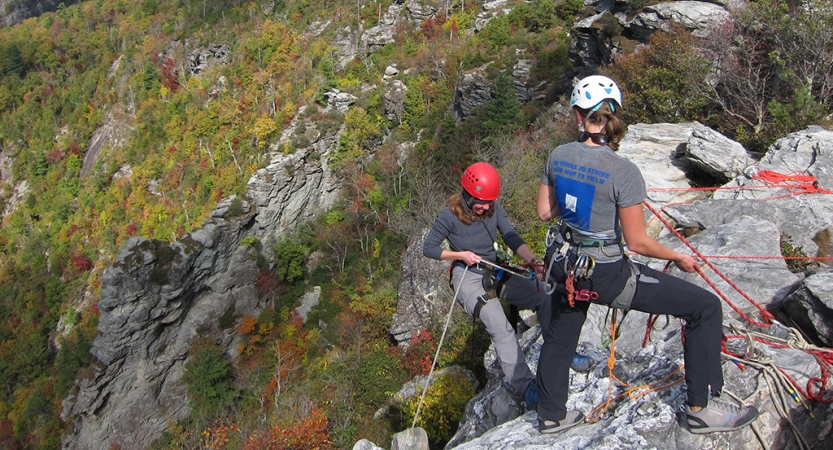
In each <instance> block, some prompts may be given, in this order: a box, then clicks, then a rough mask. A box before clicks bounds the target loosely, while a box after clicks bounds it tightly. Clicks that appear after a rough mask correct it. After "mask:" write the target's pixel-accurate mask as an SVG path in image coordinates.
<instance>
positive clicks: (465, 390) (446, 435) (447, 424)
mask: <svg viewBox="0 0 833 450" xmlns="http://www.w3.org/2000/svg"><path fill="white" fill-rule="evenodd" d="M474 394H475V392H474V387H472V385H471V383H470V382H469V381H468V380H467V379H466V378H465V377H464V376H463V375H462V374H460V373H449V374H444V375H441V376H439V377H438V378H437V379H436V380H435V381H434V384H432V385H431V386H430V387H429V388H428V391H427V392H426V394H425V400H424V401H423V403H422V409H420V411H419V417H418V418H417V421H416V423H417V425H419V426H420V427H422V428H423V429H424V430H425V432H426V433H428V439H429V441H430V443H431V445H432V448H433V447H437V448H441V447H442V446H443V445H444V444H445V443H446V442H448V441H449V440H450V439H451V438H452V437H453V436H454V433H455V432H456V431H457V426H458V424H459V423H460V419H462V418H463V413H465V411H466V405H467V404H468V402H469V400H470V399H471V398H472V397H474ZM420 398H422V393H421V392H420V393H418V394H417V395H416V396H415V397H413V398H411V399H410V400H408V402H407V404H406V405H405V407H404V411H403V412H404V419H405V423H413V420H414V416H415V415H416V413H417V408H418V407H419V402H420Z"/></svg>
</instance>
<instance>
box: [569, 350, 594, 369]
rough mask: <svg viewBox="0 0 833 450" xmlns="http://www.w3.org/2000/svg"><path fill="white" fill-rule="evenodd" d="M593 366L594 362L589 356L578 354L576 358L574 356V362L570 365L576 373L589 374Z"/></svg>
mask: <svg viewBox="0 0 833 450" xmlns="http://www.w3.org/2000/svg"><path fill="white" fill-rule="evenodd" d="M592 365H593V360H592V359H590V357H589V356H585V355H582V354H581V353H576V354H575V356H573V362H572V363H571V364H570V368H571V369H573V370H574V371H576V372H587V371H588V370H590V367H591V366H592Z"/></svg>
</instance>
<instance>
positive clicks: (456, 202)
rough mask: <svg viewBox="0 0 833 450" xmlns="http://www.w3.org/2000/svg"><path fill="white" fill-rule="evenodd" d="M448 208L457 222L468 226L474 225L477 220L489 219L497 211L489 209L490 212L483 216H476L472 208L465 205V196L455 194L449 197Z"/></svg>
mask: <svg viewBox="0 0 833 450" xmlns="http://www.w3.org/2000/svg"><path fill="white" fill-rule="evenodd" d="M446 206H448V209H450V210H451V212H452V213H453V214H454V215H455V216H456V217H457V220H459V221H460V222H463V223H464V224H466V225H471V224H473V223H474V221H475V220H477V219H487V218H489V217H492V215H494V214H495V209H494V208H489V210H488V211H486V212H485V213H483V215H482V216H476V215H475V214H474V213H473V212H471V208H469V207H468V206H466V205H464V204H463V196H462V195H460V194H454V195H452V196H451V197H449V198H448V201H447V202H446Z"/></svg>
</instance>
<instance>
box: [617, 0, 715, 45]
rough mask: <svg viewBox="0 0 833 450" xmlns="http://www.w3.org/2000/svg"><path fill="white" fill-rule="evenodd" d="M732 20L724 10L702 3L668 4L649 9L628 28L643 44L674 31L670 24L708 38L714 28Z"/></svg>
mask: <svg viewBox="0 0 833 450" xmlns="http://www.w3.org/2000/svg"><path fill="white" fill-rule="evenodd" d="M728 17H729V11H727V10H726V9H725V8H724V7H723V6H721V5H718V4H715V3H709V2H698V1H681V2H664V3H658V4H656V5H650V6H646V7H645V8H644V10H643V12H641V13H639V14H637V15H636V17H634V19H633V20H632V21H631V23H630V24H629V26H628V28H629V29H630V31H631V32H633V33H634V34H635V35H637V36H639V37H641V39H640V40H642V41H643V42H644V41H645V40H647V39H648V37H649V36H650V35H651V34H652V33H653V32H655V31H657V30H664V31H670V30H671V28H670V24H671V23H676V24H678V25H681V26H682V27H683V28H684V29H685V30H687V31H690V32H691V33H692V34H693V35H695V36H698V37H705V36H708V34H709V31H710V29H711V28H712V27H715V26H717V25H719V24H720V23H721V22H722V21H724V20H726V19H727V18H728Z"/></svg>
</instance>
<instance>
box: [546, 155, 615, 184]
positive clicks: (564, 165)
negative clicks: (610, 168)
mask: <svg viewBox="0 0 833 450" xmlns="http://www.w3.org/2000/svg"><path fill="white" fill-rule="evenodd" d="M552 171H553V174H554V175H561V176H565V177H570V178H575V179H577V180H582V181H587V182H590V183H595V184H605V181H606V180H609V179H610V174H609V173H607V172H603V171H601V170H598V169H594V168H592V167H585V166H580V165H578V164H574V163H571V162H568V161H554V162H553V169H552Z"/></svg>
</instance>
